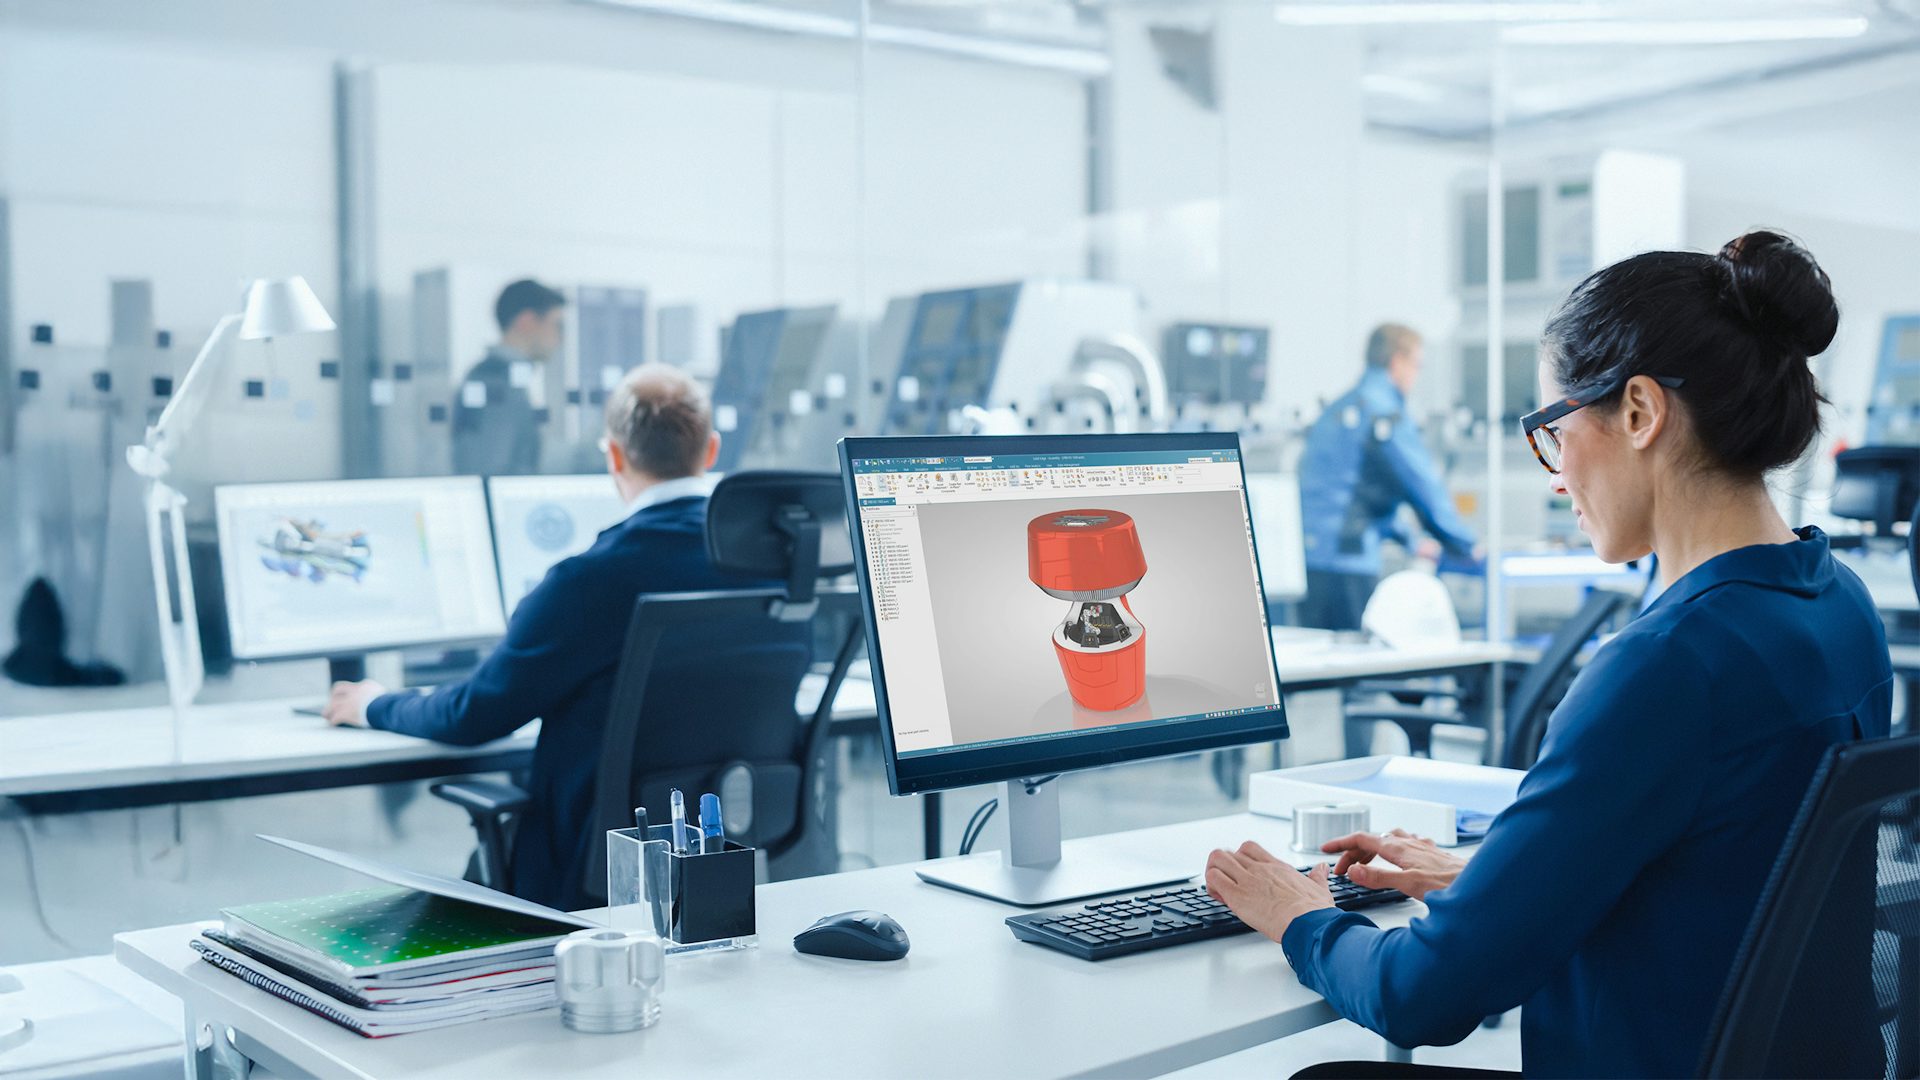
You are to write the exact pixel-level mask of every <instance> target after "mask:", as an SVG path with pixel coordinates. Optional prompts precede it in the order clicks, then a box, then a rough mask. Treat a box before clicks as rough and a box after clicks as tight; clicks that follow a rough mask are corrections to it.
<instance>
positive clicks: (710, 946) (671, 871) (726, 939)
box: [607, 825, 759, 954]
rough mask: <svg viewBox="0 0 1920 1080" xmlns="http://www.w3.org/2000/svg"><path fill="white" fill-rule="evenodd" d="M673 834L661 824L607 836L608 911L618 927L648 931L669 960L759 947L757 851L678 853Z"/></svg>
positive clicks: (731, 846) (728, 846)
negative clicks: (755, 878) (686, 954)
mask: <svg viewBox="0 0 1920 1080" xmlns="http://www.w3.org/2000/svg"><path fill="white" fill-rule="evenodd" d="M672 836H673V829H672V827H671V826H668V825H656V826H654V827H653V828H651V829H649V830H647V835H646V838H645V839H644V840H643V839H641V838H640V834H639V831H638V830H636V829H613V830H610V831H609V832H608V833H607V908H608V919H609V924H610V925H612V926H614V927H616V928H636V927H640V926H650V927H651V928H652V929H653V931H654V933H656V934H658V935H659V936H660V938H661V941H662V943H663V944H664V945H665V946H666V950H667V952H668V953H669V954H672V953H684V952H704V951H708V950H714V949H746V948H751V947H753V946H755V945H757V944H759V938H758V937H757V936H756V935H757V928H756V923H755V916H754V893H753V862H754V860H753V849H752V848H750V847H743V846H741V845H740V844H736V843H734V842H733V841H731V840H728V841H726V843H725V846H724V847H723V848H721V850H719V851H711V852H706V853H700V852H685V853H680V852H676V851H674V850H673V843H672Z"/></svg>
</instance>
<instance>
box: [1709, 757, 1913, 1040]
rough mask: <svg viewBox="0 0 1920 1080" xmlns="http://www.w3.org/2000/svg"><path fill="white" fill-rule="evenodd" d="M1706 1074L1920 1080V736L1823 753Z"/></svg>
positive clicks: (1763, 903) (1757, 916)
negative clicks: (1911, 1079) (1904, 1079)
mask: <svg viewBox="0 0 1920 1080" xmlns="http://www.w3.org/2000/svg"><path fill="white" fill-rule="evenodd" d="M1700 1071H1701V1073H1702V1075H1705V1076H1730V1077H1746V1076H1848V1077H1853V1076H1869V1077H1887V1078H1893V1077H1916V1076H1920V736H1916V735H1907V736H1902V737H1899V738H1891V739H1872V740H1867V741H1863V742H1855V743H1846V744H1843V745H1840V746H1836V747H1834V748H1832V749H1831V750H1829V751H1828V752H1827V755H1826V757H1825V759H1824V760H1822V762H1821V764H1820V767H1819V768H1818V769H1817V770H1816V771H1815V772H1814V776H1813V782H1812V783H1811V784H1810V785H1809V786H1808V789H1807V795H1806V798H1805V799H1804V800H1802V802H1801V804H1800V813H1799V814H1798V816H1796V817H1795V819H1794V822H1793V826H1792V828H1791V829H1789V830H1788V832H1787V840H1786V843H1785V845H1784V846H1783V847H1782V849H1781V852H1780V857H1779V859H1777V860H1776V861H1775V862H1774V866H1773V874H1772V876H1771V877H1770V878H1769V879H1768V881H1767V885H1766V888H1765V889H1764V890H1763V891H1762V892H1761V894H1760V903H1759V905H1758V906H1757V907H1756V908H1755V910H1754V915H1753V920H1752V921H1751V922H1750V923H1749V924H1748V926H1747V935H1746V939H1745V941H1744V942H1743V943H1742V945H1741V947H1740V952H1739V953H1738V954H1737V955H1736V956H1735V958H1734V962H1733V969H1732V973H1731V975H1730V977H1729V978H1728V980H1727V988H1726V991H1725V993H1724V994H1723V996H1722V997H1721V1000H1720V1006H1719V1009H1718V1012H1717V1014H1716V1016H1715V1018H1714V1022H1713V1026H1712V1027H1711V1028H1709V1029H1708V1034H1707V1042H1706V1048H1705V1052H1704V1053H1703V1055H1702V1058H1701V1065H1700Z"/></svg>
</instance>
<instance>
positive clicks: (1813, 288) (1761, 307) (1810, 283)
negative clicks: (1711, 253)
mask: <svg viewBox="0 0 1920 1080" xmlns="http://www.w3.org/2000/svg"><path fill="white" fill-rule="evenodd" d="M1719 263H1720V265H1721V266H1723V267H1724V268H1725V269H1726V282H1725V284H1724V286H1723V287H1722V289H1721V292H1720V302H1721V306H1722V307H1724V308H1726V309H1727V310H1728V311H1729V312H1731V313H1732V314H1734V315H1736V316H1738V317H1739V318H1740V319H1742V320H1744V321H1745V322H1746V323H1747V324H1748V325H1749V326H1751V327H1752V328H1753V329H1754V331H1755V332H1757V333H1759V334H1760V335H1762V336H1763V337H1766V338H1768V339H1770V340H1771V341H1772V342H1774V343H1775V351H1777V352H1779V353H1784V354H1787V355H1790V356H1793V357H1796V358H1800V359H1804V358H1806V357H1809V356H1817V355H1819V354H1820V353H1822V352H1824V351H1826V348H1827V346H1828V345H1831V344H1832V343H1833V334H1834V331H1835V330H1836V329H1838V328H1839V326H1840V307H1839V305H1838V304H1836V303H1834V300H1833V282H1832V281H1831V280H1830V279H1829V278H1828V277H1827V272H1826V271H1825V270H1822V269H1820V264H1819V263H1817V262H1815V261H1814V260H1813V256H1812V255H1811V254H1809V253H1808V251H1807V249H1806V248H1803V247H1801V246H1800V245H1799V244H1798V243H1796V242H1795V241H1794V240H1792V239H1791V238H1789V237H1786V236H1782V235H1781V234H1779V233H1777V232H1771V231H1768V230H1765V229H1757V230H1755V231H1753V232H1750V233H1747V234H1746V235H1745V236H1741V237H1739V238H1737V239H1735V240H1732V241H1730V242H1729V243H1728V244H1727V246H1725V247H1723V248H1721V249H1720V256H1719Z"/></svg>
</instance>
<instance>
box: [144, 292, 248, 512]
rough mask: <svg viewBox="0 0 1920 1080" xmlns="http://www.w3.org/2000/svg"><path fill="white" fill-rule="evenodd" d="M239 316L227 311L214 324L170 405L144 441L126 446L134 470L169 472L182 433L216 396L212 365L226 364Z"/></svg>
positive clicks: (155, 475)
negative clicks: (228, 340)
mask: <svg viewBox="0 0 1920 1080" xmlns="http://www.w3.org/2000/svg"><path fill="white" fill-rule="evenodd" d="M240 319H241V316H239V315H227V316H225V317H223V318H222V319H221V320H220V321H219V322H218V323H215V324H214V327H213V333H211V334H208V335H207V341H206V344H204V345H202V346H200V353H199V355H197V356H195V357H194V358H193V363H192V365H191V366H189V367H188V368H187V374H186V377H185V378H183V379H181V380H180V385H179V387H178V388H176V389H175V390H174V392H173V395H172V396H171V397H170V398H169V399H168V400H167V407H166V408H165V409H163V410H161V412H160V418H159V419H158V420H155V421H154V422H153V424H152V425H151V426H150V427H148V428H147V438H146V441H145V443H143V444H142V445H140V446H129V447H127V464H129V465H131V466H133V471H134V472H137V473H139V474H140V475H141V476H144V477H147V478H148V479H150V480H158V479H160V478H161V477H163V476H165V475H166V474H167V471H168V468H169V467H170V465H171V464H172V460H173V454H174V451H175V449H176V448H177V446H178V442H179V433H180V432H182V431H185V430H186V429H188V428H190V427H192V426H193V422H194V420H196V419H198V418H199V416H200V410H201V409H202V408H204V407H205V406H206V403H207V399H208V398H209V397H211V396H213V385H214V373H213V371H212V369H214V368H217V367H221V366H223V361H224V360H225V359H226V356H227V355H228V352H230V351H231V350H227V351H222V349H223V348H224V346H225V344H226V341H227V339H228V338H229V337H232V336H233V330H234V327H236V326H239V325H240Z"/></svg>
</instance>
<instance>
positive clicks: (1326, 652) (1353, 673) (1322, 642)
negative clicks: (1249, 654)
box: [1273, 627, 1519, 691]
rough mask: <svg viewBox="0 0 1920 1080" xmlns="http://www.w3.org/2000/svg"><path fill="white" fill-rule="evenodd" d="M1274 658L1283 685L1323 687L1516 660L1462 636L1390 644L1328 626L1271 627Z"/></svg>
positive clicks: (1503, 648)
mask: <svg viewBox="0 0 1920 1080" xmlns="http://www.w3.org/2000/svg"><path fill="white" fill-rule="evenodd" d="M1273 656H1274V662H1275V663H1276V664H1277V665H1278V666H1279V668H1280V687H1281V689H1282V690H1287V691H1296V690H1321V689H1326V688H1327V687H1331V686H1338V685H1340V684H1342V683H1349V682H1354V681H1356V680H1359V679H1377V678H1381V677H1384V676H1389V675H1431V674H1440V673H1444V672H1450V671H1463V670H1467V669H1470V668H1477V667H1486V666H1488V665H1491V664H1504V663H1508V662H1511V661H1513V660H1516V659H1518V658H1519V657H1518V655H1517V653H1516V652H1515V650H1514V647H1513V646H1511V645H1503V644H1494V643H1492V642H1486V641H1462V642H1458V643H1456V644H1453V645H1445V646H1435V647H1433V648H1418V649H1391V648H1387V647H1386V646H1384V645H1372V644H1363V643H1358V642H1345V641H1340V640H1338V639H1336V638H1335V637H1334V636H1333V635H1332V634H1330V633H1328V632H1326V631H1317V630H1300V629H1296V628H1293V627H1278V628H1276V629H1275V630H1274V631H1273Z"/></svg>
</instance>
